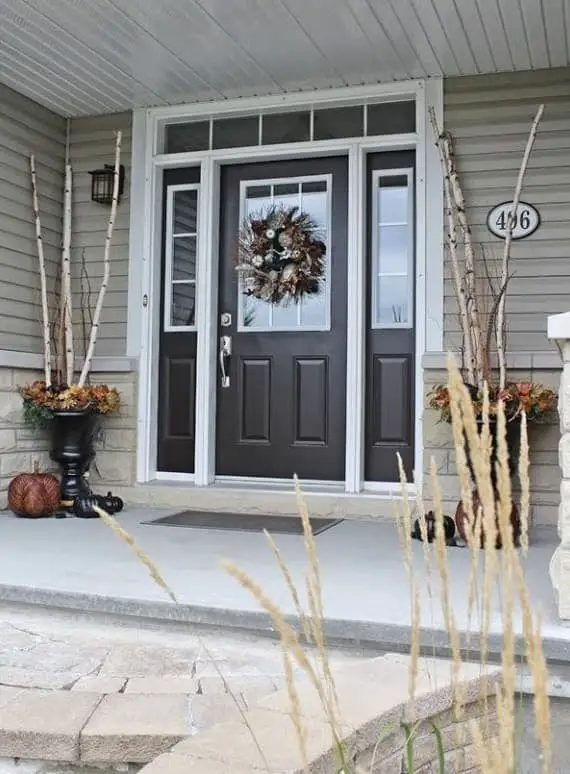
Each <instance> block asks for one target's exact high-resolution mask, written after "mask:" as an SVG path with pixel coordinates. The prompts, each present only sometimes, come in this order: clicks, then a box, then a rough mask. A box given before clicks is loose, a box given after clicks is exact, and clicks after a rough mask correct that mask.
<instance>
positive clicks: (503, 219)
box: [487, 201, 540, 239]
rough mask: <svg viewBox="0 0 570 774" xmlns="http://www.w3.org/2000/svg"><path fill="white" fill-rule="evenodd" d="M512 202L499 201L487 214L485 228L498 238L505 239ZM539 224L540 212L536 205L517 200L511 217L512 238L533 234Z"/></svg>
mask: <svg viewBox="0 0 570 774" xmlns="http://www.w3.org/2000/svg"><path fill="white" fill-rule="evenodd" d="M513 207H514V202H512V201H510V202H501V204H497V206H496V207H493V209H492V210H491V211H490V213H489V214H488V215H487V228H488V229H489V231H490V232H491V234H494V235H495V236H496V237H499V239H505V238H506V235H507V225H508V222H509V213H510V212H513ZM539 226H540V214H539V212H538V210H537V209H536V207H533V205H532V204H527V203H526V202H519V203H518V206H517V211H516V213H515V215H514V218H513V236H512V238H513V239H524V238H525V237H528V236H530V235H531V234H534V232H535V231H536V229H537V228H538V227H539Z"/></svg>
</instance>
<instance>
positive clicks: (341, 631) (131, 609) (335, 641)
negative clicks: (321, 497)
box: [0, 583, 570, 665]
mask: <svg viewBox="0 0 570 774" xmlns="http://www.w3.org/2000/svg"><path fill="white" fill-rule="evenodd" d="M2 603H5V604H10V605H22V606H30V607H41V608H42V609H46V608H48V609H52V610H62V611H68V610H73V611H75V612H79V613H83V614H85V615H106V616H117V617H125V618H130V619H133V620H136V619H138V620H142V621H153V622H155V623H164V624H174V625H179V624H192V625H193V626H204V627H208V628H210V627H216V628H221V629H226V630H236V631H241V632H248V633H250V634H257V635H263V636H268V637H273V638H275V637H277V634H276V632H275V627H274V626H273V624H272V622H271V619H270V617H269V616H268V615H267V614H266V613H263V612H258V611H254V610H236V609H232V608H221V607H219V608H218V607H207V606H202V605H193V604H185V603H179V604H177V605H175V604H173V603H172V602H166V601H165V602H160V601H151V600H143V599H125V598H122V597H112V596H109V595H102V594H101V595H97V594H87V593H83V592H76V591H53V590H51V589H41V588H37V587H33V586H23V585H13V584H3V583H0V605H1V604H2ZM286 619H287V620H288V621H289V623H291V624H293V625H295V626H298V625H299V619H298V617H297V616H295V615H287V616H286ZM323 631H324V634H325V636H326V639H327V642H328V643H329V644H330V645H331V646H335V645H341V646H346V645H348V646H351V647H352V646H354V647H363V648H373V649H374V650H375V651H376V652H378V651H386V652H404V653H405V652H407V651H409V643H410V636H411V626H410V625H409V624H394V623H380V622H374V621H361V620H353V619H340V618H325V620H324V622H323ZM460 636H461V639H462V644H463V646H464V647H465V649H466V650H468V651H469V653H470V654H471V655H472V656H473V657H475V658H476V657H477V656H478V643H477V639H476V634H475V633H473V632H472V633H470V634H465V633H461V632H460ZM420 644H421V646H422V647H423V648H424V650H425V652H426V653H429V654H430V655H434V656H436V657H437V658H448V657H449V655H450V647H449V635H448V634H447V632H446V631H445V630H444V628H441V629H430V628H423V629H422V631H421V633H420ZM542 644H543V651H544V655H545V657H546V659H547V661H548V662H551V663H555V664H558V665H570V642H569V640H568V639H563V638H561V637H544V638H543V641H542ZM502 647H503V635H502V634H499V633H497V634H490V636H489V640H488V655H489V659H496V660H498V659H499V658H500V655H501V652H502ZM516 649H517V653H518V654H519V655H523V654H524V653H526V644H525V642H524V638H523V637H522V636H517V638H516Z"/></svg>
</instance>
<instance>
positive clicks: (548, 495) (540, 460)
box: [423, 368, 560, 526]
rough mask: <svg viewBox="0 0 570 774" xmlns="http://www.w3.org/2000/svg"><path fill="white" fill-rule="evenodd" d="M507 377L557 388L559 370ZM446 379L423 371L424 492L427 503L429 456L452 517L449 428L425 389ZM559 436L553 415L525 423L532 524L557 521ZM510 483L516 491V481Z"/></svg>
mask: <svg viewBox="0 0 570 774" xmlns="http://www.w3.org/2000/svg"><path fill="white" fill-rule="evenodd" d="M509 379H510V380H512V381H533V382H536V383H539V384H544V385H545V387H549V388H551V389H554V390H558V386H559V381H560V370H559V369H548V370H539V369H529V370H510V371H509ZM446 380H447V373H446V371H445V370H444V369H443V368H437V369H426V370H425V371H424V384H425V403H424V416H423V436H424V495H425V498H426V502H429V499H430V491H431V490H430V483H429V469H430V464H431V459H432V457H433V458H434V459H435V463H436V467H437V472H438V479H439V484H440V487H441V491H442V497H443V501H444V509H445V513H447V514H448V515H450V516H453V515H454V513H455V508H456V507H457V503H458V500H459V498H460V491H459V481H458V478H457V469H456V461H455V448H454V444H453V439H452V435H451V428H450V427H449V425H448V424H447V423H445V422H441V421H439V413H438V412H437V411H434V410H433V409H430V408H429V407H428V395H429V392H430V391H431V389H432V388H433V386H434V385H435V384H442V383H445V382H446ZM559 438H560V431H559V423H558V417H557V416H556V415H554V416H552V417H550V418H549V419H548V420H546V421H545V422H544V423H540V424H537V423H529V444H530V461H531V470H530V481H531V492H530V495H531V519H532V522H533V524H538V525H541V526H545V525H548V526H553V525H555V524H556V523H557V519H558V503H559V491H560V470H559V467H558V442H559ZM513 483H514V487H515V490H516V488H517V486H518V482H517V481H515V482H513Z"/></svg>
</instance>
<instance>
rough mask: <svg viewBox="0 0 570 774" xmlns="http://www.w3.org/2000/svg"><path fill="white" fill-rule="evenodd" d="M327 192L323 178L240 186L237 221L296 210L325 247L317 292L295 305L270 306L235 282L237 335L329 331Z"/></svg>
mask: <svg viewBox="0 0 570 774" xmlns="http://www.w3.org/2000/svg"><path fill="white" fill-rule="evenodd" d="M330 192H331V180H330V177H329V176H326V177H303V178H287V179H280V180H267V181H259V180H256V181H255V182H252V183H248V182H244V183H242V191H241V216H242V217H241V221H242V222H243V220H245V219H246V218H249V217H252V216H254V215H255V216H258V215H262V216H263V215H264V214H265V213H267V211H268V210H269V209H270V208H271V207H273V206H277V207H281V206H282V207H286V208H289V207H299V209H300V210H302V211H304V212H307V213H308V214H309V215H311V217H312V218H313V220H314V221H315V223H316V225H317V229H318V236H319V238H320V239H322V241H323V242H324V243H325V244H326V246H327V252H326V256H325V272H324V276H323V277H322V279H321V282H320V289H319V292H318V293H315V294H314V295H306V296H304V297H303V298H302V300H301V301H300V302H299V303H298V304H295V303H292V302H290V303H278V304H272V303H269V302H268V301H265V300H260V299H258V298H255V297H253V296H247V295H245V294H244V286H243V282H242V279H241V277H240V278H239V279H238V293H239V299H238V313H239V326H238V329H239V330H240V331H251V332H256V331H270V330H271V331H274V330H275V331H295V330H307V331H324V330H329V328H330V261H331V255H330Z"/></svg>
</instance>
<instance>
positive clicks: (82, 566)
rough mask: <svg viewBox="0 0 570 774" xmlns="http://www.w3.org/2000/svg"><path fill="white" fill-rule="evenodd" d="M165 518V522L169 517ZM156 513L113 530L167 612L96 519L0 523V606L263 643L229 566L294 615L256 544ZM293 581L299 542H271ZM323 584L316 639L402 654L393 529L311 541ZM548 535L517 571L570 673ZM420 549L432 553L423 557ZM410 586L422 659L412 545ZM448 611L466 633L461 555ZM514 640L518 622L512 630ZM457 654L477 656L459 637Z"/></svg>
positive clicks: (427, 640)
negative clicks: (323, 635) (171, 596)
mask: <svg viewBox="0 0 570 774" xmlns="http://www.w3.org/2000/svg"><path fill="white" fill-rule="evenodd" d="M171 512H172V511H171ZM166 513H168V511H159V510H156V509H153V510H150V509H137V508H134V509H129V510H127V511H125V512H123V513H122V514H119V521H120V523H121V524H122V525H123V526H124V527H125V529H127V530H128V531H129V532H130V533H131V534H132V535H133V536H134V538H135V540H136V541H137V544H138V545H139V546H140V548H141V549H142V550H143V551H145V552H146V553H148V555H149V556H150V557H151V558H152V559H153V561H154V562H155V563H156V564H157V566H158V567H159V569H160V571H161V572H162V574H163V576H164V578H165V579H166V581H167V583H168V584H169V585H170V587H171V588H172V590H173V591H174V593H175V594H176V596H177V598H178V600H179V605H174V604H173V603H171V602H170V601H169V600H168V598H167V597H166V595H165V594H164V593H163V592H162V590H161V589H160V588H158V587H157V586H156V584H155V583H154V582H153V581H152V580H151V579H150V577H149V575H148V573H147V571H146V569H145V567H144V566H143V565H142V564H141V563H140V561H139V560H138V559H137V558H136V556H135V555H134V553H133V552H132V550H131V549H130V548H129V546H127V545H126V544H125V543H124V542H122V541H121V540H119V539H118V538H117V537H116V536H115V535H114V534H113V533H112V531H111V530H110V529H109V528H108V527H106V526H105V525H104V524H103V523H102V522H100V521H99V520H96V519H94V520H82V519H75V518H68V519H45V520H35V521H34V520H25V519H18V518H16V517H14V516H12V515H11V514H8V513H4V514H2V515H1V516H0V602H4V603H17V604H19V605H42V606H44V607H50V608H54V609H58V608H59V609H66V610H68V611H77V612H78V613H79V612H81V613H86V614H90V615H91V614H105V615H112V616H115V615H119V616H128V617H129V618H130V620H132V619H134V618H136V619H138V620H141V621H142V620H147V621H149V620H151V621H153V622H155V623H157V622H162V623H166V622H172V623H174V622H178V625H180V624H183V623H184V624H202V625H209V626H223V627H226V628H237V629H245V630H250V631H253V632H257V633H271V631H272V629H271V625H270V622H269V620H268V618H267V617H266V616H265V615H264V614H263V613H262V612H261V610H260V608H259V607H258V605H257V603H256V602H255V600H253V598H252V597H251V596H250V595H249V594H248V593H247V592H246V591H244V590H243V589H242V588H241V587H240V586H239V585H238V584H237V583H236V582H235V581H234V580H233V579H232V578H231V577H230V576H229V575H227V574H226V572H225V571H224V570H223V569H222V568H221V567H220V561H221V560H224V559H229V560H232V561H234V562H235V563H236V564H237V565H238V566H240V567H241V568H243V569H245V570H246V571H247V572H248V573H250V574H251V575H252V576H253V577H254V578H255V579H256V580H257V581H258V582H260V584H261V585H262V587H263V588H264V590H265V592H266V593H268V594H269V595H270V596H271V597H272V598H273V599H274V600H276V601H277V602H278V603H279V604H280V605H281V607H282V609H283V610H284V611H285V612H286V613H288V614H293V613H294V610H293V606H292V603H291V600H290V598H289V596H288V593H287V590H286V588H285V584H284V582H283V580H282V577H281V575H280V572H279V569H278V566H277V564H276V561H275V559H274V557H273V555H272V552H271V550H270V548H269V546H268V545H267V543H266V540H265V538H264V536H263V535H262V534H257V533H251V532H226V531H213V530H212V531H211V530H199V529H186V528H176V527H165V526H154V525H153V526H149V525H145V524H144V523H143V522H146V521H149V520H151V519H155V518H159V517H160V516H163V515H166ZM276 540H277V543H278V545H279V547H280V549H281V551H282V553H283V556H284V557H285V560H286V561H287V563H288V564H289V567H290V569H291V573H292V576H293V578H294V580H295V581H296V582H297V583H298V585H299V587H300V588H302V584H303V577H304V573H305V570H306V567H307V561H306V557H305V554H304V549H303V540H302V538H301V537H298V536H282V535H279V536H277V538H276ZM316 543H317V548H318V557H319V560H320V565H321V571H322V576H323V597H324V610H325V616H326V630H327V635H328V637H329V638H330V640H331V641H335V642H339V643H343V642H344V643H346V644H349V643H350V644H360V645H370V646H372V647H374V649H386V650H394V649H400V648H401V649H404V650H405V649H407V647H408V646H409V640H410V638H409V632H410V620H411V615H410V598H409V586H408V581H407V577H406V573H405V569H404V565H403V561H402V550H401V547H400V543H399V538H398V533H397V529H396V526H395V524H393V523H391V522H365V521H345V522H343V523H342V524H339V525H338V526H335V527H333V528H332V529H329V530H328V531H326V532H325V533H323V534H322V535H319V536H318V537H317V538H316ZM556 543H557V535H556V532H555V530H553V529H550V528H541V529H536V530H535V531H534V533H533V535H532V540H531V550H530V552H529V555H528V557H527V559H526V560H525V566H526V575H527V578H528V583H529V588H530V592H531V596H532V600H533V603H534V606H535V609H536V610H537V611H538V610H540V612H541V616H542V621H543V637H544V644H545V650H546V653H547V657H548V658H549V659H550V660H552V661H558V662H561V663H565V664H570V627H567V626H565V625H564V624H562V623H561V622H560V621H559V620H558V617H557V612H556V607H555V603H554V598H553V593H552V587H551V584H550V579H549V576H548V565H549V561H550V558H551V556H552V553H553V551H554V548H555V545H556ZM430 550H431V548H430ZM413 552H414V561H415V565H416V569H417V577H418V578H423V579H424V581H423V582H421V583H420V587H421V609H422V640H423V645H424V647H425V648H426V649H428V650H430V651H431V650H432V649H433V648H435V649H436V650H438V651H439V652H441V653H443V652H445V651H446V646H447V643H448V638H447V635H446V634H445V632H444V625H443V616H442V612H441V607H440V602H439V598H438V596H437V589H438V587H439V583H438V580H437V578H436V577H434V578H433V580H432V584H433V588H434V590H435V595H434V598H431V597H430V594H429V591H428V584H427V582H425V577H426V567H425V563H424V555H423V546H422V544H421V543H419V542H415V541H414V543H413ZM448 558H449V569H450V581H451V589H452V604H453V609H454V613H455V616H456V620H457V624H458V626H459V628H460V629H461V631H462V632H464V633H468V632H476V631H477V622H476V621H473V622H472V623H471V625H470V624H469V622H468V620H467V605H466V594H467V591H466V590H467V585H468V574H469V553H468V550H467V549H464V548H450V549H449V550H448ZM517 628H518V631H519V632H520V630H521V626H520V619H517ZM492 630H493V637H492V642H491V650H492V651H495V652H496V653H498V652H500V631H501V622H500V598H499V595H498V594H495V595H494V598H493V620H492ZM467 644H468V646H469V647H470V648H473V649H475V650H476V649H477V641H476V638H474V637H472V636H471V637H469V638H468V640H467Z"/></svg>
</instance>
